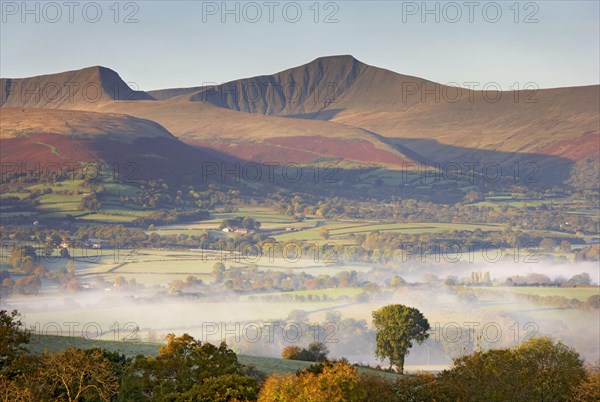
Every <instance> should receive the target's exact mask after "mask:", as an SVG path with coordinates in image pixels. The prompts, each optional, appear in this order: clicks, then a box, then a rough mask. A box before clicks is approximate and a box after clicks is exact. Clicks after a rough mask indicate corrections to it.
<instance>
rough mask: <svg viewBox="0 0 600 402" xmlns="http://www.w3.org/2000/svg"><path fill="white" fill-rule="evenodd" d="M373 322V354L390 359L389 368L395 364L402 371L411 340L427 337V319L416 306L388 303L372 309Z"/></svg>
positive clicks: (420, 340) (420, 339)
mask: <svg viewBox="0 0 600 402" xmlns="http://www.w3.org/2000/svg"><path fill="white" fill-rule="evenodd" d="M373 324H374V325H375V327H376V328H377V337H376V339H377V349H375V356H377V357H379V358H380V359H381V360H383V359H385V358H386V357H387V358H389V359H390V369H391V368H392V366H396V370H397V371H398V372H399V373H403V372H404V357H405V356H406V355H407V354H408V349H410V348H411V347H412V343H413V341H417V343H419V344H421V343H423V342H425V340H426V339H427V338H429V334H428V333H427V331H428V330H429V321H427V319H426V318H425V317H424V316H423V314H422V313H421V312H420V311H419V310H417V309H416V308H412V307H407V306H403V305H402V304H390V305H389V306H385V307H382V308H380V309H379V310H377V311H373Z"/></svg>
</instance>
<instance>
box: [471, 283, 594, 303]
mask: <svg viewBox="0 0 600 402" xmlns="http://www.w3.org/2000/svg"><path fill="white" fill-rule="evenodd" d="M481 289H489V290H494V291H503V292H511V293H519V294H530V295H538V296H562V297H566V298H568V299H577V300H581V301H586V300H587V299H588V298H589V297H590V296H594V295H600V288H598V287H577V288H557V287H537V286H513V287H483V288H481Z"/></svg>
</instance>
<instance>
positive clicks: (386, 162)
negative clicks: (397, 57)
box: [2, 55, 600, 181]
mask: <svg viewBox="0 0 600 402" xmlns="http://www.w3.org/2000/svg"><path fill="white" fill-rule="evenodd" d="M102 76H104V77H112V78H110V79H109V78H105V79H102ZM45 77H46V78H45ZM47 77H54V78H52V80H54V81H55V82H59V83H60V84H61V85H63V86H67V87H69V86H70V85H72V84H71V82H77V83H80V84H84V85H85V83H86V82H88V81H90V80H91V81H90V82H93V83H96V84H97V83H98V82H100V83H104V84H102V86H101V87H102V88H104V89H103V91H104V92H103V94H104V93H106V96H105V98H106V100H103V101H99V102H93V103H90V102H87V101H86V100H85V99H84V98H85V96H83V95H81V94H79V98H77V96H75V98H76V99H79V100H78V101H71V100H69V99H63V100H62V101H61V102H48V103H44V102H43V101H38V102H32V101H30V100H27V99H26V98H23V97H22V96H20V97H19V96H17V95H15V93H17V94H18V91H17V92H15V91H14V90H13V89H11V88H12V87H11V88H8V87H7V85H8V84H7V81H6V80H3V81H2V83H3V84H2V85H3V91H4V92H6V93H11V94H12V95H9V96H8V97H6V101H4V104H3V107H6V106H11V105H12V106H17V107H23V108H27V107H44V108H60V109H78V110H94V111H98V112H109V113H120V114H128V115H132V116H136V117H140V118H144V119H150V120H153V121H156V122H158V123H160V124H161V125H163V126H164V127H166V128H167V129H168V130H169V131H170V132H171V133H173V134H174V135H175V136H177V137H178V138H180V139H181V140H182V141H184V142H186V143H188V144H190V145H194V146H199V147H210V148H213V149H215V150H218V151H220V152H223V153H226V154H231V155H234V156H236V157H239V158H242V159H246V160H258V161H276V162H312V161H321V160H345V161H354V162H360V163H365V164H371V165H382V166H388V167H389V166H392V167H401V166H404V165H405V163H406V162H407V161H408V162H410V161H418V162H423V163H427V164H431V165H434V164H436V163H438V164H442V165H443V164H448V163H458V164H464V163H470V164H472V163H479V164H480V165H484V164H486V163H501V164H502V165H503V166H505V167H506V168H508V167H510V166H513V165H514V164H515V163H520V164H527V163H534V164H535V166H536V169H538V170H539V171H540V176H544V177H545V178H550V179H552V180H555V181H561V180H563V179H564V178H565V175H566V174H567V173H568V170H569V168H570V167H571V166H572V165H573V164H574V163H577V162H580V161H583V160H586V159H597V158H598V157H599V156H598V155H599V154H600V152H598V148H599V147H600V140H599V139H600V134H599V133H600V130H599V109H600V87H599V86H598V85H594V86H586V87H572V88H554V89H541V90H522V91H504V92H498V93H494V92H493V91H487V92H486V91H477V90H474V91H473V90H468V89H465V88H458V87H451V86H445V85H441V84H437V83H435V82H432V81H427V80H424V79H421V78H418V77H412V76H407V75H402V74H397V73H395V72H392V71H389V70H385V69H381V68H378V67H374V66H369V65H367V64H365V63H362V62H360V61H358V60H356V59H355V58H353V57H352V56H347V55H346V56H331V57H322V58H318V59H316V60H314V61H312V62H310V63H308V64H305V65H302V66H299V67H294V68H291V69H289V70H285V71H282V72H279V73H276V74H272V75H265V76H259V77H254V78H246V79H242V80H237V81H232V82H229V83H225V84H222V85H218V86H214V87H193V88H175V89H163V90H160V91H151V92H150V93H138V92H134V91H132V90H131V89H129V90H127V89H125V90H124V91H125V92H127V91H128V93H129V95H128V96H127V97H126V99H133V98H136V97H137V99H138V100H133V101H125V99H122V98H119V97H116V96H113V97H110V96H109V95H110V94H109V93H108V92H107V91H108V89H107V88H109V87H110V85H108V84H105V83H106V82H112V83H113V85H112V86H116V87H119V85H123V84H120V82H122V80H120V78H118V74H116V73H115V72H112V71H111V70H108V69H103V68H97V67H96V68H90V69H84V70H80V71H79V72H69V73H61V74H56V75H53V76H43V77H33V78H29V79H26V80H29V81H27V82H29V83H36V82H40V83H44V82H48V81H49V80H50V81H51V79H49V78H47ZM98 77H100V78H98ZM115 77H117V78H118V79H117V78H115ZM60 80H62V81H60ZM119 80H120V81H119ZM11 82H13V83H12V84H10V85H14V80H13V81H11ZM483 85H484V83H481V84H480V86H483ZM102 99H104V97H103V98H102ZM505 173H506V172H505Z"/></svg>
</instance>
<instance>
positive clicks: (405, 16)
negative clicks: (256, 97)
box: [0, 0, 600, 90]
mask: <svg viewBox="0 0 600 402" xmlns="http://www.w3.org/2000/svg"><path fill="white" fill-rule="evenodd" d="M599 3H600V2H598V1H597V0H592V1H564V2H563V1H535V2H518V3H516V4H517V6H515V2H514V1H498V2H487V1H484V2H477V1H474V2H467V1H456V2H435V1H431V2H427V3H426V4H425V3H423V2H422V1H416V2H411V1H378V2H372V1H329V2H328V1H322V2H315V1H314V0H312V1H296V2H287V1H268V0H266V1H256V2H246V1H243V2H227V4H226V5H225V7H224V6H223V4H224V3H223V2H221V1H216V2H212V1H172V2H165V1H135V2H133V1H130V2H120V3H119V4H118V7H115V6H114V4H115V1H114V0H113V1H97V2H95V3H94V2H88V1H74V2H73V5H72V6H67V5H65V1H63V0H59V1H56V2H50V3H48V2H28V3H27V4H26V6H25V7H23V6H22V2H21V1H4V0H2V1H1V10H2V16H1V28H0V75H1V76H2V77H10V78H18V77H26V76H33V75H40V74H49V73H55V72H59V71H65V70H74V69H78V68H82V67H87V66H91V65H102V66H106V67H109V68H112V69H113V70H115V71H117V72H118V73H119V74H120V75H121V77H122V78H123V79H124V80H125V81H127V82H134V83H135V84H137V86H138V88H139V89H143V90H150V89H161V88H172V87H189V86H198V85H201V84H202V83H208V82H217V83H221V82H225V81H229V80H234V79H238V78H244V77H250V76H255V75H261V74H271V73H274V72H277V71H280V70H283V69H286V68H289V67H293V66H297V65H300V64H304V63H307V62H309V61H311V60H313V59H315V58H317V57H319V56H326V55H335V54H352V55H353V56H354V57H356V58H357V59H359V60H361V61H362V62H364V63H367V64H371V65H375V66H378V67H383V68H387V69H390V70H393V71H396V72H398V73H402V74H407V75H415V76H419V77H422V78H426V79H429V80H433V81H437V82H440V83H443V84H448V83H457V84H459V85H461V86H462V85H463V84H464V83H469V82H479V83H482V84H486V83H490V82H495V83H498V84H499V85H500V87H501V88H502V89H515V88H514V84H515V83H518V85H519V86H521V87H522V86H523V85H525V84H526V83H529V82H533V83H535V84H537V85H538V86H539V87H540V88H548V87H561V86H577V85H590V84H598V83H599V82H600V78H599V75H600V73H599V71H600V61H599V59H600V54H599V49H600V39H599V38H600V32H599V21H600V7H599ZM424 4H425V7H426V8H427V10H424V9H423V5H424ZM466 4H470V5H466ZM25 8H26V9H25ZM117 9H118V13H117V12H116V11H117ZM84 10H85V11H84ZM227 10H229V13H227ZM317 10H318V12H317ZM425 11H429V13H426V12H425ZM36 19H38V21H36ZM236 19H238V21H236ZM436 19H437V21H436ZM71 20H72V22H71ZM115 20H116V21H117V22H115ZM126 20H127V21H129V22H127V23H126V22H125V21H126ZM511 87H513V88H511Z"/></svg>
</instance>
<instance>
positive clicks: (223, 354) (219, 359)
mask: <svg viewBox="0 0 600 402" xmlns="http://www.w3.org/2000/svg"><path fill="white" fill-rule="evenodd" d="M166 339H167V344H166V345H164V346H162V347H161V348H160V349H159V351H158V356H157V357H155V358H154V357H149V356H138V357H136V358H135V359H134V361H133V363H132V364H131V365H130V366H129V367H128V369H127V370H126V372H125V374H124V376H123V380H122V387H121V392H120V393H119V400H122V401H133V400H135V401H138V400H140V401H142V400H143V401H165V400H168V401H187V400H194V401H230V400H239V401H244V400H252V399H255V398H256V394H257V392H258V385H257V382H256V380H255V379H253V378H251V377H248V376H246V375H244V373H243V371H242V365H240V364H239V363H238V361H237V356H236V355H235V353H234V352H233V351H232V350H231V349H229V348H227V345H225V343H222V344H221V345H220V346H214V345H212V344H210V343H202V342H200V341H197V340H195V339H194V338H193V337H192V336H190V335H188V334H183V335H182V336H180V337H177V336H175V335H174V334H169V335H167V337H166Z"/></svg>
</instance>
